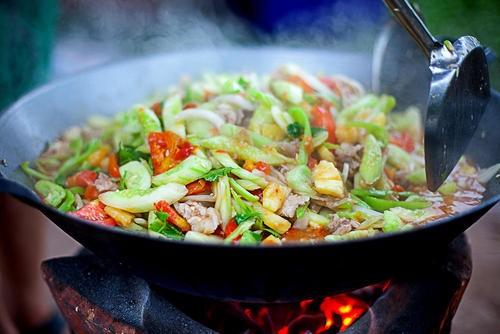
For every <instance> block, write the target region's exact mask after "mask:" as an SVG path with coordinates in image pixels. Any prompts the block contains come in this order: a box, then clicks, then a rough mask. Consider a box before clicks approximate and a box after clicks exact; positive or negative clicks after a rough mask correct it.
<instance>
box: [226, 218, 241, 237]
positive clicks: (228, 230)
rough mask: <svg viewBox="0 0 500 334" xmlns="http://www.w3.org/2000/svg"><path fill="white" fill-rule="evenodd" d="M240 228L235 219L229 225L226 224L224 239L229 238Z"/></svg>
mask: <svg viewBox="0 0 500 334" xmlns="http://www.w3.org/2000/svg"><path fill="white" fill-rule="evenodd" d="M237 227H238V224H236V220H235V219H234V218H231V219H230V220H229V221H228V222H227V224H226V228H225V229H224V237H226V238H227V237H228V236H229V235H230V234H231V233H233V232H234V230H236V228H237Z"/></svg>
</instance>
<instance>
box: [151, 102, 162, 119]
mask: <svg viewBox="0 0 500 334" xmlns="http://www.w3.org/2000/svg"><path fill="white" fill-rule="evenodd" d="M162 109H163V102H156V103H153V104H152V105H151V110H153V112H154V113H155V114H156V116H160V115H161V111H162Z"/></svg>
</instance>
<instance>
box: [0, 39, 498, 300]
mask: <svg viewBox="0 0 500 334" xmlns="http://www.w3.org/2000/svg"><path fill="white" fill-rule="evenodd" d="M286 62H295V63H298V64H299V65H302V66H304V67H305V68H307V69H308V70H310V71H313V72H318V71H322V72H325V73H342V74H345V75H349V76H352V77H354V78H356V79H358V80H360V81H361V82H363V83H364V84H365V85H366V86H368V82H369V81H370V70H371V69H370V64H371V58H370V57H369V56H367V55H359V54H352V53H332V52H327V51H318V50H291V49H274V48H258V49H227V50H218V51H203V50H197V51H193V52H185V53H178V54H168V55H162V56H153V57H149V58H144V59H139V60H134V61H129V62H125V63H121V64H117V65H111V66H106V67H103V68H100V69H97V70H94V71H91V72H88V73H84V74H80V75H77V76H74V77H71V78H68V79H66V80H62V81H59V82H55V83H52V84H49V85H47V86H44V87H41V88H39V89H37V90H35V91H34V92H32V93H30V94H28V95H27V96H25V97H24V98H22V99H20V100H19V101H18V102H17V103H15V104H14V105H13V106H12V107H11V108H10V109H8V110H7V111H5V112H4V113H3V114H2V115H1V116H0V134H1V136H0V159H4V162H5V163H4V164H2V165H0V176H1V177H0V191H1V192H7V193H10V194H12V195H14V196H16V197H18V198H19V199H21V200H23V201H24V202H26V203H28V204H30V205H31V206H33V207H35V208H37V209H39V210H40V211H42V212H43V213H44V214H45V215H46V216H47V217H49V218H50V219H51V220H52V221H53V222H55V223H56V224H57V225H58V226H59V227H60V228H61V229H62V230H64V231H65V232H66V233H68V234H69V235H70V236H72V237H73V238H74V239H76V240H77V241H78V242H80V243H81V244H82V245H84V246H85V247H86V248H88V249H89V250H91V251H93V252H95V253H96V254H98V255H100V256H103V257H106V258H110V259H113V260H115V261H116V262H120V263H122V264H123V265H124V266H125V267H127V268H129V269H130V270H132V271H133V272H134V273H136V274H137V275H140V276H142V277H144V278H146V279H148V280H150V281H151V282H154V283H156V284H158V285H161V286H163V287H166V288H170V289H174V290H177V291H179V292H184V293H189V294H195V295H201V296H206V297H214V298H224V299H234V300H246V301H288V300H297V299H303V298H309V297H314V296H320V295H325V294H329V293H334V292H340V291H343V290H346V289H351V288H356V287H359V286H361V285H366V284H369V283H373V282H376V281H379V280H383V279H387V278H389V277H391V276H393V275H397V274H401V273H404V272H406V271H409V270H414V269H415V268H418V263H419V262H428V261H432V260H434V259H436V258H437V257H438V256H439V254H440V250H441V249H442V248H444V247H445V246H446V245H447V243H448V242H449V241H451V240H452V239H454V238H455V237H456V236H457V235H459V234H460V233H461V232H463V231H464V230H465V229H467V228H468V227H469V226H470V225H472V224H473V223H474V222H475V221H477V220H478V219H479V217H480V216H481V215H483V214H484V213H485V212H486V211H487V210H488V209H489V208H491V207H492V206H493V205H494V204H495V203H496V202H497V201H498V200H499V198H500V196H499V195H498V194H499V193H500V191H499V184H498V181H497V180H493V181H491V182H490V184H489V185H488V193H487V197H486V199H485V201H484V202H483V203H482V204H481V205H479V206H477V207H475V208H474V209H472V210H469V211H467V212H464V213H462V214H460V215H457V216H454V217H450V218H447V219H442V220H440V221H436V222H433V223H431V224H428V225H427V226H425V227H422V228H419V229H416V230H412V231H408V232H404V233H396V234H387V235H380V236H376V237H373V238H369V239H362V240H356V241H349V242H339V243H325V244H320V245H284V246H282V247H233V246H224V245H202V244H192V243H187V242H176V241H169V240H164V239H152V238H149V237H147V236H145V235H142V234H135V233H130V232H127V231H123V230H119V229H112V228H107V227H103V226H101V225H97V224H93V223H89V222H85V221H82V220H79V219H77V218H74V217H70V216H68V215H64V214H62V213H60V212H58V211H56V210H54V209H52V208H49V207H47V206H45V205H44V204H42V203H41V202H40V201H39V200H38V198H37V197H36V195H35V194H34V193H33V192H32V191H30V190H28V189H27V188H28V187H31V181H30V180H29V179H28V178H26V177H25V176H24V175H23V174H22V173H21V172H20V171H19V169H18V166H19V164H20V163H21V162H23V161H26V160H32V159H35V158H36V157H37V156H38V155H39V154H40V153H41V152H42V151H43V150H44V148H45V145H46V143H47V142H50V141H52V140H54V139H55V138H56V137H57V136H58V135H59V134H60V133H61V132H62V131H63V130H64V129H66V128H68V127H70V126H73V125H79V124H83V123H84V122H85V120H86V119H87V118H88V117H89V115H91V114H108V115H109V114H113V113H115V112H118V111H121V110H125V109H126V108H128V107H129V106H130V105H132V104H134V103H137V102H140V101H142V100H144V99H145V98H147V97H149V96H150V94H152V93H154V92H155V91H156V92H157V91H161V90H165V88H166V87H167V86H168V85H169V84H173V83H175V82H177V81H178V79H179V76H180V75H183V74H186V73H187V74H193V75H196V74H199V73H200V72H204V71H214V72H215V71H240V70H253V71H257V72H269V71H271V70H272V69H274V68H276V66H278V65H279V64H282V63H286ZM389 93H390V92H389ZM497 97H498V96H497ZM494 100H495V101H496V102H494V103H492V104H491V105H490V108H489V109H488V111H487V113H486V115H485V117H484V120H483V121H484V122H483V123H482V125H481V129H480V133H481V135H478V136H477V138H475V139H474V140H473V141H472V143H471V148H470V150H469V152H470V154H471V156H472V157H473V158H474V159H475V161H476V162H477V163H479V165H481V166H483V167H485V166H489V165H491V164H493V163H497V162H500V145H499V144H498V141H497V140H498V135H496V134H495V130H497V129H496V128H497V127H498V124H500V105H499V104H498V103H497V101H498V99H494ZM492 134H495V135H496V137H495V136H492ZM495 138H496V139H497V140H495ZM21 185H23V186H21ZM8 223H11V224H15V222H14V221H13V222H8ZM0 233H1V232H0ZM29 237H30V236H29V235H26V238H29ZM82 274H84V273H82Z"/></svg>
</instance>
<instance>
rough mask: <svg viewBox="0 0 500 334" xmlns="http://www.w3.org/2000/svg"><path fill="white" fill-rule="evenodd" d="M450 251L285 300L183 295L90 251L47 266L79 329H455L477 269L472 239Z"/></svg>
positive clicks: (282, 332)
mask: <svg viewBox="0 0 500 334" xmlns="http://www.w3.org/2000/svg"><path fill="white" fill-rule="evenodd" d="M445 255H446V256H444V257H440V260H436V261H435V262H433V263H429V264H426V265H425V267H423V266H421V265H420V266H415V270H414V271H412V273H411V274H408V273H407V274H406V275H403V276H400V277H393V278H392V279H390V280H388V281H385V282H381V283H379V284H375V285H372V286H368V287H365V288H362V289H359V290H356V291H350V292H346V293H343V294H339V295H334V296H325V297H324V298H321V299H317V300H316V299H315V300H302V301H298V302H294V303H281V304H249V303H239V302H226V301H215V300H210V299H205V298H200V297H192V296H187V295H181V294H178V293H175V292H172V291H166V290H164V289H161V288H158V287H156V286H154V285H152V284H149V283H148V282H146V281H145V280H143V279H141V278H138V277H136V276H133V275H131V274H129V273H127V272H126V271H125V270H124V269H123V268H122V267H121V266H120V265H117V264H112V263H109V262H108V261H107V260H104V259H101V258H98V257H97V256H95V255H92V254H89V253H85V252H84V253H83V254H80V255H77V256H72V257H65V258H56V259H51V260H48V261H46V262H44V263H43V264H42V270H43V274H44V277H45V280H46V282H47V284H48V285H49V287H50V290H51V292H52V294H53V296H54V299H55V301H56V302H57V305H58V307H59V309H60V311H61V313H62V314H63V316H64V318H65V319H66V321H67V323H68V325H69V327H70V328H71V330H72V331H73V333H90V334H93V333H155V334H156V333H158V334H161V333H180V334H182V333H246V334H251V333H262V334H267V333H277V334H292V333H338V332H342V333H346V334H358V333H449V331H450V326H451V320H452V318H453V316H454V314H455V311H456V309H457V307H458V305H459V303H460V300H461V298H462V295H463V293H464V290H465V288H466V286H467V283H468V281H469V278H470V275H471V271H472V263H471V255H470V248H469V245H468V243H467V239H466V237H465V236H464V235H461V236H460V237H458V238H457V239H455V240H454V241H453V242H452V243H450V245H449V246H448V248H447V249H446V254H445ZM384 256H389V255H388V254H386V255H384ZM382 257H383V256H381V258H382ZM165 265H168V264H165ZM194 265H195V264H194ZM203 274H206V275H209V274H210V273H200V279H203ZM311 274H312V275H313V274H314V273H311ZM291 279H293V278H291ZM297 284H306V282H297Z"/></svg>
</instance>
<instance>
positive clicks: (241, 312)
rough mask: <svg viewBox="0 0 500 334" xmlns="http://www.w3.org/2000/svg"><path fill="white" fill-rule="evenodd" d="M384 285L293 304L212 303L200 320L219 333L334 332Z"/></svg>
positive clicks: (362, 309) (350, 321)
mask: <svg viewBox="0 0 500 334" xmlns="http://www.w3.org/2000/svg"><path fill="white" fill-rule="evenodd" d="M387 286H388V283H387V282H386V283H382V284H377V285H373V286H369V287H366V288H363V289H360V290H357V291H354V292H351V293H345V294H339V295H334V296H328V297H325V298H322V299H307V300H303V301H300V302H297V303H284V304H248V303H235V302H230V303H224V302H215V303H213V304H212V309H211V310H210V311H209V312H208V313H206V318H205V319H204V320H207V322H206V323H208V324H210V325H211V328H213V329H214V330H217V331H219V332H221V333H235V332H236V333H243V332H244V333H277V334H302V333H315V334H326V333H338V332H342V331H344V330H345V329H346V328H348V327H349V326H351V325H352V324H354V323H355V322H356V320H358V319H359V318H360V317H361V316H362V315H363V314H364V313H365V312H366V311H367V310H368V309H369V308H370V305H372V304H373V302H375V300H376V299H377V298H378V297H379V296H380V295H381V294H382V292H383V291H384V290H385V289H386V288H387ZM235 326H236V327H237V328H238V329H237V330H236V329H235V328H236V327H235Z"/></svg>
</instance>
